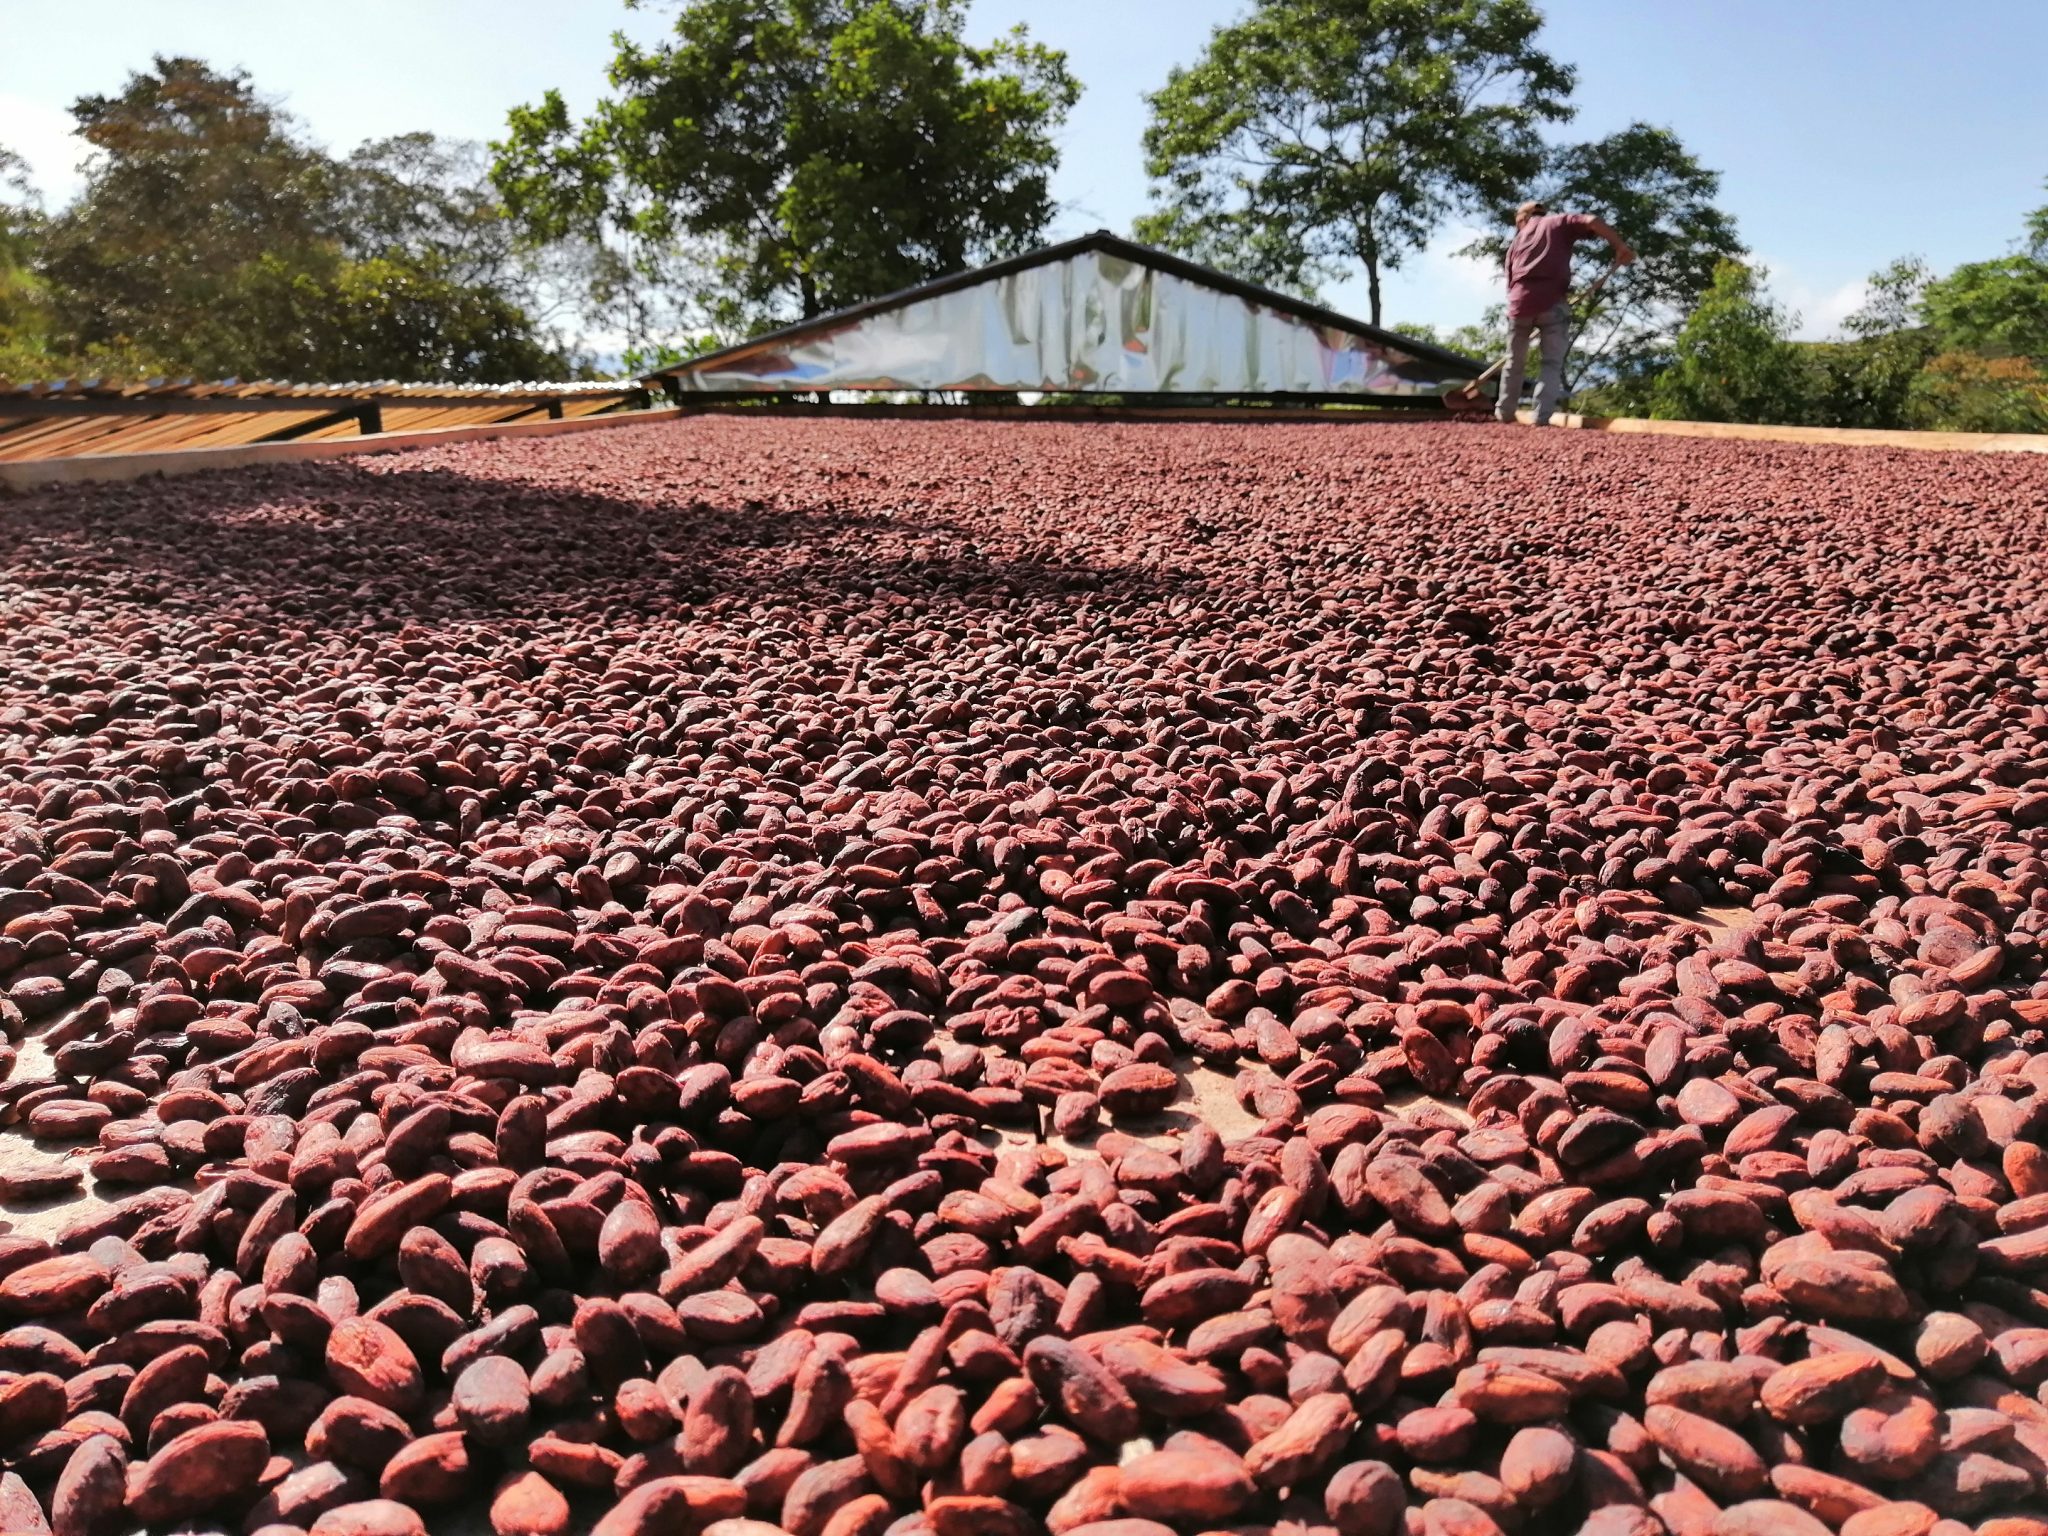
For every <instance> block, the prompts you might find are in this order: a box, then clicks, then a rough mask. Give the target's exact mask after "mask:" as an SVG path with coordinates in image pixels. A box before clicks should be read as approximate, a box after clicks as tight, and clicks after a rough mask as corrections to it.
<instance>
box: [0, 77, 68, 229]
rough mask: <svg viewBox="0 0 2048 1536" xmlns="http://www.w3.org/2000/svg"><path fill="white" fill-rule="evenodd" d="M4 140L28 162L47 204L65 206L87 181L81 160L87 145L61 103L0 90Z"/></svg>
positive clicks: (0, 123) (0, 136)
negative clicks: (54, 103)
mask: <svg viewBox="0 0 2048 1536" xmlns="http://www.w3.org/2000/svg"><path fill="white" fill-rule="evenodd" d="M0 144H4V145H6V146H7V147H8V148H9V149H11V150H13V151H14V152H15V153H16V154H17V155H20V156H21V158H22V159H24V160H26V161H27V162H28V165H29V175H30V179H31V180H33V181H34V182H35V185H36V190H37V191H39V192H41V193H42V194H43V203H44V206H45V207H48V208H52V209H55V208H61V207H62V206H63V205H64V204H65V203H67V202H69V201H70V200H71V198H72V197H73V195H74V194H76V193H77V191H78V189H79V188H80V187H81V186H83V185H84V184H85V178H84V177H82V176H80V175H79V174H78V162H79V161H81V160H83V159H84V158H85V156H86V154H87V145H86V142H85V140H83V139H81V138H79V137H78V135H77V134H75V133H73V132H72V131H71V114H70V113H69V112H66V111H64V110H63V109H62V108H61V107H53V106H51V105H49V104H48V103H47V102H40V101H31V100H29V99H28V98H27V97H26V96H16V95H12V94H10V93H9V92H6V91H0Z"/></svg>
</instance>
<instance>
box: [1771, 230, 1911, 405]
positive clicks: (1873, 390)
mask: <svg viewBox="0 0 2048 1536" xmlns="http://www.w3.org/2000/svg"><path fill="white" fill-rule="evenodd" d="M1931 276H1932V274H1931V273H1929V271H1928V270H1927V264H1926V263H1925V262H1923V261H1921V260H1920V259H1919V258H1918V257H1915V256H1909V257H1903V258H1901V259H1900V260H1898V261H1895V262H1893V263H1892V264H1891V265H1890V266H1888V267H1886V268H1885V269H1884V270H1883V271H1881V272H1873V273H1872V274H1871V276H1870V291H1869V295H1868V297H1866V298H1865V300H1864V302H1863V304H1862V306H1861V307H1860V308H1859V309H1857V310H1856V312H1855V313H1854V314H1851V315H1850V316H1848V318H1847V319H1845V320H1844V321H1843V322H1842V329H1843V330H1844V331H1846V332H1848V339H1846V340H1843V341H1826V342H1815V343H1810V344H1808V345H1806V346H1805V347H1804V348H1803V349H1802V351H1803V353H1804V355H1805V359H1806V363H1807V369H1808V379H1807V385H1806V389H1807V414H1806V421H1807V423H1808V424H1809V425H1812V426H1817V427H1882V428H1886V429H1891V430H1896V429H1900V428H1910V427H1913V426H1916V425H1918V424H1919V418H1920V415H1921V413H1920V411H1919V409H1918V408H1917V407H1916V406H1915V404H1914V393H1915V382H1916V380H1918V379H1919V377H1920V374H1921V372H1922V370H1923V369H1925V368H1926V367H1927V365H1928V363H1929V362H1930V361H1931V360H1932V359H1933V357H1934V355H1935V353H1936V351H1937V350H1938V348H1937V343H1936V341H1935V337H1934V334H1933V332H1931V331H1930V330H1928V329H1927V327H1926V326H1925V325H1924V324H1922V323H1921V310H1920V302H1921V295H1922V293H1923V292H1924V291H1925V290H1926V287H1927V284H1928V282H1929V280H1930V278H1931Z"/></svg>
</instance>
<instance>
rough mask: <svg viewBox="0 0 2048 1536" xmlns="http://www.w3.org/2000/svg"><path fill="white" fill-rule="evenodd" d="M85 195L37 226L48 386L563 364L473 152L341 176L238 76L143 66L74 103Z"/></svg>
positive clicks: (360, 158)
mask: <svg viewBox="0 0 2048 1536" xmlns="http://www.w3.org/2000/svg"><path fill="white" fill-rule="evenodd" d="M72 113H73V116H74V117H75V118H76V120H77V122H78V131H79V133H80V135H81V136H82V137H83V138H84V139H85V140H86V142H87V143H88V144H89V145H90V146H91V147H92V150H93V154H92V156H91V157H90V159H89V160H88V161H87V164H86V168H85V169H86V184H85V189H84V191H83V192H82V193H81V194H80V196H79V197H78V199H77V200H76V201H75V202H73V203H72V204H71V205H70V206H69V207H67V208H65V209H63V210H62V211H61V212H59V213H57V214H55V215H53V216H52V217H50V218H49V219H48V220H46V221H44V222H42V223H41V225H40V226H39V227H38V229H37V230H36V232H35V237H34V239H33V241H32V242H31V257H30V265H31V268H32V270H33V271H34V273H35V274H36V277H37V280H38V282H39V284H40V286H41V289H42V292H43V294H44V300H45V303H46V305H47V311H48V313H47V325H46V340H47V345H46V347H45V357H46V360H47V361H49V362H50V363H52V364H57V365H61V366H53V367H51V368H49V369H47V370H44V371H52V372H56V371H63V372H93V373H99V372H104V373H111V374H123V375H141V374H151V373H161V374H173V375H181V374H192V375H197V376H201V377H242V378H252V377H292V378H306V379H329V380H340V379H353V378H382V379H397V380H409V381H410V380H434V379H453V380H475V381H484V382H491V381H502V380H509V379H520V378H535V377H545V376H559V375H560V374H561V373H562V372H564V371H565V370H566V369H567V368H568V366H569V364H568V360H567V358H566V357H565V356H564V354H563V351H562V348H561V347H560V346H559V345H557V344H556V343H555V342H554V341H553V339H552V338H551V337H549V336H547V335H545V334H544V333H543V331H542V329H541V326H540V323H539V322H538V320H537V319H536V317H535V315H534V314H533V313H532V312H531V311H530V310H529V308H528V305H527V300H528V299H529V298H530V296H531V295H530V292H529V290H528V289H527V288H526V287H523V286H522V284H521V282H520V281H515V273H514V270H513V266H514V263H513V258H512V256H511V255H510V253H511V251H512V242H511V238H510V235H509V232H508V230H507V228H506V226H505V220H504V216H503V214H502V211H501V210H499V209H497V208H496V206H495V205H494V204H492V203H490V202H489V200H488V199H483V198H479V197H478V196H476V195H475V194H474V193H473V192H472V191H470V190H469V187H470V186H472V185H473V184H474V180H475V175H476V171H477V165H476V163H475V157H474V152H469V153H470V156H471V159H470V162H469V163H468V164H467V165H465V164H464V162H463V154H464V151H462V150H461V149H460V148H459V147H455V146H446V145H441V144H439V143H437V142H436V141H434V140H432V139H431V138H430V137H429V136H426V135H414V136H409V137H407V138H405V139H402V140H390V141H385V142H384V143H382V144H378V145H372V146H368V147H366V148H365V149H364V150H363V151H361V152H359V153H358V154H357V156H356V157H354V158H353V159H351V160H347V161H337V160H335V159H333V158H331V157H330V156H328V155H327V154H325V153H324V152H322V151H321V150H320V149H318V148H317V147H316V146H314V145H312V144H310V143H309V142H307V141H306V140H305V139H304V137H303V136H302V135H301V133H300V131H299V129H298V126H297V125H296V124H295V123H294V122H293V121H292V120H291V119H290V118H289V117H287V116H286V115H285V114H284V113H282V112H281V111H280V110H279V109H278V108H277V107H276V106H275V105H273V104H272V103H270V102H268V101H266V100H265V99H264V98H263V97H262V96H261V95H260V94H258V92H257V90H256V88H255V86H254V84H253V82H252V81H251V80H250V79H249V77H248V76H247V75H246V74H242V73H239V72H237V73H233V74H222V73H219V72H217V71H215V70H212V69H210V68H208V67H207V66H206V65H204V64H202V63H200V62H199V61H197V60H193V59H182V58H159V59H157V60H155V61H154V65H153V67H152V68H150V69H148V70H144V71H140V72H138V73H136V74H134V75H131V76H130V77H129V79H128V81H127V83H126V84H125V85H124V87H123V88H122V89H121V90H120V91H119V92H117V93H115V94H112V95H105V96H87V97H84V98H81V99H80V100H79V101H78V102H77V103H76V104H75V105H74V106H73V108H72Z"/></svg>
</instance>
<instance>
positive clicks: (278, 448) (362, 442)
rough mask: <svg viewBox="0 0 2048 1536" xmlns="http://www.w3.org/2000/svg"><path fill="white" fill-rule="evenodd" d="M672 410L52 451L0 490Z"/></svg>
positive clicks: (537, 429) (337, 453)
mask: <svg viewBox="0 0 2048 1536" xmlns="http://www.w3.org/2000/svg"><path fill="white" fill-rule="evenodd" d="M680 414H682V413H681V412H680V411H678V410H677V409H676V408H675V407H674V406H666V405H664V406H656V407H655V408H654V409H652V410H645V411H619V412H616V413H614V414H611V415H605V416H577V417H569V418H565V419H563V420H561V421H512V422H484V423H481V424H477V425H471V426H460V427H424V428H419V429H417V430H414V431H410V432H382V433H377V434H375V435H373V436H369V437H339V438H332V439H322V438H315V439H310V440H298V441H291V442H282V443H247V444H240V445H235V446H231V447H224V448H173V449H166V450H164V451H162V452H158V453H82V454H74V455H71V456H68V457H64V458H55V459H17V460H13V461H11V462H6V463H0V490H10V491H27V490H33V489H34V488H36V487H37V486H43V485H78V484H86V483H90V482H95V481H114V480H140V479H144V478H146V477H148V476H151V475H165V476H168V475H196V474H201V473H204V472H205V471H207V470H210V469H245V468H248V467H249V466H251V465H256V464H294V463H298V462H300V461H301V460H306V459H338V458H345V457H347V456H349V455H351V454H358V453H397V452H401V451H402V450H404V449H408V448H433V447H437V446H439V445H441V444H443V443H469V442H476V441H478V440H480V439H482V438H489V437H554V436H556V435H558V434H560V433H564V432H591V431H595V430H596V429H598V428H599V427H629V426H633V425H635V424H636V423H640V422H649V421H668V420H672V419H673V418H675V417H676V416H678V415H680Z"/></svg>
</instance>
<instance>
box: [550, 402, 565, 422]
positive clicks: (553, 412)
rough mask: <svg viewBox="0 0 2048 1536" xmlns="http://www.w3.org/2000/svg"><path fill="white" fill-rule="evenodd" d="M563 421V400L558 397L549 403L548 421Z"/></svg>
mask: <svg viewBox="0 0 2048 1536" xmlns="http://www.w3.org/2000/svg"><path fill="white" fill-rule="evenodd" d="M561 419H562V402H561V399H560V398H559V397H557V398H556V399H553V400H550V401H549V402H548V420H549V421H560V420H561Z"/></svg>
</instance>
